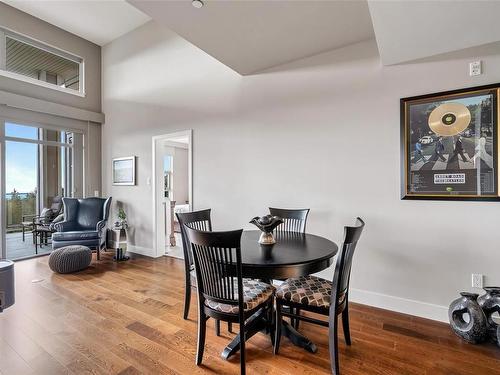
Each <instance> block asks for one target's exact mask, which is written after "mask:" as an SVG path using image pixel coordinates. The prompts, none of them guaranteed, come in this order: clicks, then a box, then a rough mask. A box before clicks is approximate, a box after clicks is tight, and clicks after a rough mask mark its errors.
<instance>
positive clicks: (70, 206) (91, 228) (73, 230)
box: [52, 197, 111, 259]
mask: <svg viewBox="0 0 500 375" xmlns="http://www.w3.org/2000/svg"><path fill="white" fill-rule="evenodd" d="M63 205H64V220H63V221H60V222H58V223H54V224H53V225H52V227H53V229H54V230H55V231H56V232H55V233H53V234H52V248H53V249H58V248H60V247H63V246H69V245H83V246H87V247H90V248H91V249H96V251H97V259H100V251H101V250H102V249H103V248H105V244H106V225H107V222H108V217H109V209H110V207H111V197H110V198H107V199H104V198H84V199H76V198H63Z"/></svg>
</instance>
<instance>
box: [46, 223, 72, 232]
mask: <svg viewBox="0 0 500 375" xmlns="http://www.w3.org/2000/svg"><path fill="white" fill-rule="evenodd" d="M51 229H53V230H55V231H56V232H69V231H72V230H74V229H75V224H74V222H73V221H60V222H58V223H52V224H51Z"/></svg>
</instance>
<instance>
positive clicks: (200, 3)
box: [191, 0, 205, 9]
mask: <svg viewBox="0 0 500 375" xmlns="http://www.w3.org/2000/svg"><path fill="white" fill-rule="evenodd" d="M191 5H192V6H194V7H195V8H197V9H200V8H203V5H205V4H204V3H203V1H201V0H193V1H192V2H191Z"/></svg>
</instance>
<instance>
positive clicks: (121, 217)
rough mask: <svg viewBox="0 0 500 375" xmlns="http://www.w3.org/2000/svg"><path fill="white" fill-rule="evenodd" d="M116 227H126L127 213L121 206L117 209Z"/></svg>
mask: <svg viewBox="0 0 500 375" xmlns="http://www.w3.org/2000/svg"><path fill="white" fill-rule="evenodd" d="M118 220H119V221H118V227H120V228H127V226H128V224H127V214H126V213H125V210H124V209H123V208H120V209H118Z"/></svg>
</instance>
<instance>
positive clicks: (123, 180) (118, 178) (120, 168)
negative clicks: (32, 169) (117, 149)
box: [112, 156, 135, 185]
mask: <svg viewBox="0 0 500 375" xmlns="http://www.w3.org/2000/svg"><path fill="white" fill-rule="evenodd" d="M112 163H113V165H112V172H113V185H135V156H127V157H123V158H114V159H113V161H112Z"/></svg>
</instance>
